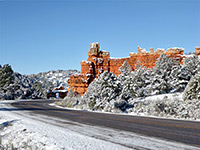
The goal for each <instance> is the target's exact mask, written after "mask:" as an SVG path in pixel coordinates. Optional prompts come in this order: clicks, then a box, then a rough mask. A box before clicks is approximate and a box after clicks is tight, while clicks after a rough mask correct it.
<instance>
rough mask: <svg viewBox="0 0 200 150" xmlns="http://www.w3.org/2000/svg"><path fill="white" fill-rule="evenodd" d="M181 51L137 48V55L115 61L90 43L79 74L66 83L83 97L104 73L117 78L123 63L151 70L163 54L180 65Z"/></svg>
mask: <svg viewBox="0 0 200 150" xmlns="http://www.w3.org/2000/svg"><path fill="white" fill-rule="evenodd" d="M183 51H184V49H183V48H170V49H167V51H165V50H164V49H157V50H156V51H155V52H154V50H153V48H151V49H150V52H146V50H145V49H141V48H140V47H138V53H130V54H129V57H127V58H119V59H115V58H110V54H109V52H106V51H101V50H100V48H99V43H91V44H90V49H89V51H88V60H87V61H82V62H81V74H75V75H72V76H70V78H69V80H68V81H67V82H68V85H69V89H74V90H75V91H76V92H78V93H80V94H81V95H83V94H84V93H85V92H86V91H87V88H88V85H89V84H90V83H91V82H92V81H93V80H94V79H95V78H96V77H97V76H98V75H99V74H101V73H103V72H104V71H106V70H107V71H109V72H113V73H114V74H115V75H117V76H118V75H119V74H120V71H119V67H121V66H122V64H123V63H124V61H127V62H128V63H129V65H130V66H131V67H132V70H134V69H135V64H136V63H137V61H140V63H141V64H142V65H144V66H145V67H147V68H153V67H154V66H155V62H156V60H157V58H158V57H159V56H160V55H161V54H162V53H164V54H166V55H168V56H169V57H170V58H173V59H176V60H177V61H179V62H180V63H181V64H182V63H183V58H184V56H183ZM198 52H200V50H199V51H198Z"/></svg>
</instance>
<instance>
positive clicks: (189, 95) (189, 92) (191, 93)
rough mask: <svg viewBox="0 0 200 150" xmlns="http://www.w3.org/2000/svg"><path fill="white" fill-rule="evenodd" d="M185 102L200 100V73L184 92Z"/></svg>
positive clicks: (191, 80) (192, 79)
mask: <svg viewBox="0 0 200 150" xmlns="http://www.w3.org/2000/svg"><path fill="white" fill-rule="evenodd" d="M183 99H184V100H192V99H198V100H200V73H197V74H196V75H195V76H193V77H192V78H191V79H190V81H189V83H188V85H187V87H186V88H185V90H184V92H183Z"/></svg>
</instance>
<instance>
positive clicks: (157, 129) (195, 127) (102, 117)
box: [12, 100, 200, 147]
mask: <svg viewBox="0 0 200 150" xmlns="http://www.w3.org/2000/svg"><path fill="white" fill-rule="evenodd" d="M52 102H54V101H51V100H42V101H23V102H14V103H12V106H14V107H16V109H15V110H16V111H20V110H29V111H32V112H34V113H36V114H43V115H46V116H50V117H57V118H61V119H63V120H71V121H74V122H79V123H83V124H88V125H94V126H104V127H109V128H113V129H117V130H124V131H129V132H133V133H138V134H141V135H145V136H150V137H157V138H160V139H165V140H169V141H177V142H182V143H185V144H189V145H193V146H196V147H200V122H193V121H179V120H170V119H157V118H148V117H138V116H129V115H114V114H105V113H95V112H88V111H78V110H68V109H59V108H56V107H53V106H50V105H48V104H50V103H52Z"/></svg>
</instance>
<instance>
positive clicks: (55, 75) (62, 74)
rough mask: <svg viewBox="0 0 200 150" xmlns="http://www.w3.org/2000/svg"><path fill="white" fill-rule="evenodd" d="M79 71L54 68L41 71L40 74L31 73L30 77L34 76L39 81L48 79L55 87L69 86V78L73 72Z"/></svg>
mask: <svg viewBox="0 0 200 150" xmlns="http://www.w3.org/2000/svg"><path fill="white" fill-rule="evenodd" d="M75 73H79V71H77V70H56V71H55V70H52V71H48V72H41V73H38V74H31V75H28V77H31V78H34V79H35V80H37V81H40V82H43V80H47V81H49V82H51V83H52V84H53V86H54V87H59V86H63V87H65V88H68V84H67V80H68V79H69V76H71V75H72V74H75Z"/></svg>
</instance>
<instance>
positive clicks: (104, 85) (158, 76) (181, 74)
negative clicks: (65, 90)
mask: <svg viewBox="0 0 200 150" xmlns="http://www.w3.org/2000/svg"><path fill="white" fill-rule="evenodd" d="M130 70H131V69H130V66H129V64H128V63H127V62H126V61H125V62H124V64H123V65H122V67H120V71H121V75H119V76H118V77H117V76H115V75H114V74H113V73H110V72H107V71H105V72H104V73H102V74H101V75H100V76H99V77H98V78H96V79H95V80H94V81H93V82H92V83H91V84H90V85H89V87H88V90H87V92H86V93H85V94H84V95H83V96H82V97H80V96H77V95H73V94H72V96H67V97H66V98H65V99H64V100H63V101H60V102H57V103H56V104H57V105H60V106H64V107H70V108H71V107H73V108H76V109H86V110H93V111H102V112H114V113H116V112H117V113H132V114H137V115H150V116H159V117H172V118H183V119H200V60H199V57H197V56H192V57H188V58H185V60H184V64H183V65H180V64H179V63H178V62H177V61H175V60H173V59H171V58H169V57H168V56H166V55H164V54H162V55H160V57H159V58H158V60H157V62H156V66H155V67H154V68H153V69H149V68H145V67H144V66H142V65H141V64H140V62H138V63H137V64H136V70H135V71H130Z"/></svg>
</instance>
